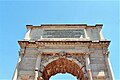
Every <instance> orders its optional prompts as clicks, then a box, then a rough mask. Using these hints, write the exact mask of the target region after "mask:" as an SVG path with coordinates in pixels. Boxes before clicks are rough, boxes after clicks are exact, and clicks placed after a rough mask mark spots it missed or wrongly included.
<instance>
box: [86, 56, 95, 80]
mask: <svg viewBox="0 0 120 80" xmlns="http://www.w3.org/2000/svg"><path fill="white" fill-rule="evenodd" d="M85 57H86V69H87V73H88V76H89V80H93V79H92V72H91V68H90V59H89V55H88V54H87V55H86V56H85Z"/></svg>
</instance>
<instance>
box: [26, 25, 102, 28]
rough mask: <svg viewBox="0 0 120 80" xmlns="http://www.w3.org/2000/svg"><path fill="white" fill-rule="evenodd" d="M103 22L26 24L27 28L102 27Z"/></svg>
mask: <svg viewBox="0 0 120 80" xmlns="http://www.w3.org/2000/svg"><path fill="white" fill-rule="evenodd" d="M102 26H103V24H96V25H87V24H41V25H38V26H34V25H26V27H27V29H32V28H97V27H102Z"/></svg>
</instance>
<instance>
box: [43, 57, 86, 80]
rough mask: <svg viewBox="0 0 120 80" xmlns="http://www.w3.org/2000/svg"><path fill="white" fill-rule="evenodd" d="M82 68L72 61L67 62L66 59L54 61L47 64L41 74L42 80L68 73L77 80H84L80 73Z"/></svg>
mask: <svg viewBox="0 0 120 80" xmlns="http://www.w3.org/2000/svg"><path fill="white" fill-rule="evenodd" d="M82 68H83V67H82V66H79V65H78V64H76V63H75V62H74V61H71V60H68V59H66V58H59V59H57V60H55V61H52V62H51V63H49V64H48V65H47V66H46V67H45V68H44V69H43V73H42V78H43V79H44V80H49V78H50V77H51V76H53V75H55V74H57V73H66V72H67V73H70V74H72V75H73V76H76V77H77V79H78V80H85V78H84V73H83V71H82Z"/></svg>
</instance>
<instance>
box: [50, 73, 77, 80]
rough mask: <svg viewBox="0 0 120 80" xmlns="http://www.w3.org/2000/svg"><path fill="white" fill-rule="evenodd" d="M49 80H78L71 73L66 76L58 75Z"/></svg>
mask: <svg viewBox="0 0 120 80" xmlns="http://www.w3.org/2000/svg"><path fill="white" fill-rule="evenodd" d="M49 80H77V77H76V76H73V75H72V74H69V73H65V74H62V73H57V74H55V75H53V76H51V77H50V78H49Z"/></svg>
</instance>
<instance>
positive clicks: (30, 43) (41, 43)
mask: <svg viewBox="0 0 120 80" xmlns="http://www.w3.org/2000/svg"><path fill="white" fill-rule="evenodd" d="M18 43H19V45H20V47H44V46H46V45H48V46H53V45H55V46H58V45H59V46H60V45H61V46H71V45H74V46H75V45H80V46H88V47H97V46H105V47H108V46H109V43H110V41H96V42H93V41H18Z"/></svg>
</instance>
